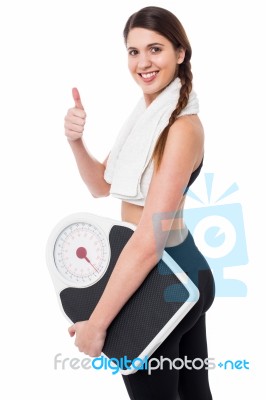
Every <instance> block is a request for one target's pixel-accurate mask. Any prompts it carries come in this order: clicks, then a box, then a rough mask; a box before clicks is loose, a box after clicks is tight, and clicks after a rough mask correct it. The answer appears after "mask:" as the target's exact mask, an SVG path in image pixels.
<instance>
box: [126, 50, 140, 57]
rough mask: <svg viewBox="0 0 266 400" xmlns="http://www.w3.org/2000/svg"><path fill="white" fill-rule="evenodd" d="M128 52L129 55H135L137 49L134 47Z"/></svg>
mask: <svg viewBox="0 0 266 400" xmlns="http://www.w3.org/2000/svg"><path fill="white" fill-rule="evenodd" d="M128 54H129V55H130V56H136V55H137V54H138V51H137V50H135V49H132V50H129V52H128Z"/></svg>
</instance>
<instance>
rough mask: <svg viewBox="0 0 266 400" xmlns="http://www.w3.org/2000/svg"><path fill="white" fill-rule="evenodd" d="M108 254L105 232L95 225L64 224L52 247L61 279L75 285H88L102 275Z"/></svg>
mask: <svg viewBox="0 0 266 400" xmlns="http://www.w3.org/2000/svg"><path fill="white" fill-rule="evenodd" d="M109 256H110V248H109V243H108V240H107V237H106V235H105V234H104V233H103V231H102V230H101V229H100V228H99V227H97V226H96V225H94V224H90V223H85V222H80V223H73V224H71V225H68V226H67V227H65V228H64V229H63V230H62V231H61V232H60V233H59V235H58V237H57V240H56V242H55V246H54V262H55V265H56V268H57V270H58V272H59V273H60V275H61V277H62V278H63V280H65V281H67V282H68V284H69V283H71V284H72V285H73V286H76V287H85V286H91V285H93V284H94V283H96V282H97V281H98V280H99V279H101V277H102V276H103V275H104V273H105V271H106V269H107V267H108V263H109Z"/></svg>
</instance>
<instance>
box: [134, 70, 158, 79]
mask: <svg viewBox="0 0 266 400" xmlns="http://www.w3.org/2000/svg"><path fill="white" fill-rule="evenodd" d="M158 72H159V71H153V72H147V73H145V74H144V73H140V74H139V75H140V76H141V77H142V78H144V79H150V78H153V77H154V76H156V75H157V74H158Z"/></svg>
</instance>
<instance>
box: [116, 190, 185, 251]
mask: <svg viewBox="0 0 266 400" xmlns="http://www.w3.org/2000/svg"><path fill="white" fill-rule="evenodd" d="M184 202H185V196H183V199H182V202H181V204H180V207H179V208H178V211H177V212H176V214H175V216H176V218H175V219H174V221H173V223H172V225H171V227H170V226H169V222H170V221H169V220H166V221H165V220H164V221H162V228H163V229H164V230H169V236H168V238H167V242H166V247H172V246H176V245H178V244H180V243H182V242H183V241H184V240H185V238H186V236H187V233H188V230H187V227H186V225H185V223H184V220H183V207H184ZM143 209H144V207H143V206H139V205H137V204H132V203H128V202H126V201H122V206H121V218H122V221H125V222H130V223H132V224H134V225H138V223H139V221H140V219H141V216H142V212H143Z"/></svg>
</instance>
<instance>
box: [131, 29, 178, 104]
mask: <svg viewBox="0 0 266 400" xmlns="http://www.w3.org/2000/svg"><path fill="white" fill-rule="evenodd" d="M127 50H128V67H129V71H130V72H131V74H132V77H133V78H134V79H135V81H136V82H137V84H138V85H139V86H140V87H141V89H142V91H143V94H144V98H145V102H146V105H147V106H149V105H150V104H151V102H152V101H153V100H154V99H155V98H156V97H157V96H158V94H160V93H161V92H162V91H163V89H164V88H165V87H166V86H168V85H169V83H170V82H172V80H173V76H175V75H176V72H177V71H176V70H177V66H178V64H181V63H182V62H183V61H184V57H185V50H184V48H182V47H179V48H175V47H174V46H173V44H172V43H171V42H170V41H169V40H168V39H166V38H165V37H164V36H162V35H159V34H158V33H157V32H154V31H150V30H147V29H143V28H133V29H131V30H130V31H129V33H128V36H127Z"/></svg>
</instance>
